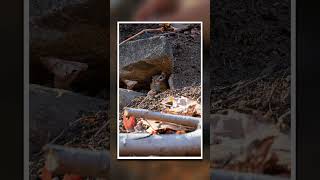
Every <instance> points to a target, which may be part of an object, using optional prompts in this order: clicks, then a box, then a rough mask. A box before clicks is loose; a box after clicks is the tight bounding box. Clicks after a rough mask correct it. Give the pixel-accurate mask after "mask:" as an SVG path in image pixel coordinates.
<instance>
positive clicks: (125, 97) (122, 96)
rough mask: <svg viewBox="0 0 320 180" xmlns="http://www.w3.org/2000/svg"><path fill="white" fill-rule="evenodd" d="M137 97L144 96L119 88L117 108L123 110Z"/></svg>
mask: <svg viewBox="0 0 320 180" xmlns="http://www.w3.org/2000/svg"><path fill="white" fill-rule="evenodd" d="M139 96H145V94H143V93H140V92H136V91H132V90H128V89H122V88H119V106H120V109H122V108H124V107H125V106H126V105H128V104H129V103H130V102H131V101H132V100H133V99H134V98H136V97H139Z"/></svg>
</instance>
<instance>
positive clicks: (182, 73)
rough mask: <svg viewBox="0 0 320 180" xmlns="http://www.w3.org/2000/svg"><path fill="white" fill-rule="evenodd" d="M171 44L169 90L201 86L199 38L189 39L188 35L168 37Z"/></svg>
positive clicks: (181, 34) (180, 34) (198, 36)
mask: <svg viewBox="0 0 320 180" xmlns="http://www.w3.org/2000/svg"><path fill="white" fill-rule="evenodd" d="M168 39H169V41H170V43H171V44H172V52H173V57H174V58H173V61H172V74H171V77H170V79H169V85H170V89H180V88H184V87H186V86H192V85H196V86H198V85H201V41H200V40H201V36H200V35H196V36H195V38H193V39H191V37H190V36H189V35H185V34H184V33H179V35H175V36H169V37H168Z"/></svg>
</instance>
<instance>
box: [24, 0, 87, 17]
mask: <svg viewBox="0 0 320 180" xmlns="http://www.w3.org/2000/svg"><path fill="white" fill-rule="evenodd" d="M86 1H88V0H32V1H30V16H31V17H33V16H41V15H45V14H47V13H48V12H49V11H52V10H57V9H62V8H64V7H67V6H71V5H75V4H81V3H84V2H86Z"/></svg>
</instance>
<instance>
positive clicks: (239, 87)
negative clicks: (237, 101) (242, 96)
mask: <svg viewBox="0 0 320 180" xmlns="http://www.w3.org/2000/svg"><path fill="white" fill-rule="evenodd" d="M265 77H267V75H263V76H260V77H257V78H256V79H254V80H252V81H249V82H247V83H245V84H244V85H242V86H241V85H239V86H237V87H236V89H235V90H233V91H231V92H230V93H229V94H228V96H230V95H232V94H234V93H236V92H237V91H239V90H240V89H242V88H244V87H247V86H249V85H251V84H253V83H255V82H257V81H259V80H261V79H263V78H265Z"/></svg>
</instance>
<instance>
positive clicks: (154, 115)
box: [124, 108, 201, 127]
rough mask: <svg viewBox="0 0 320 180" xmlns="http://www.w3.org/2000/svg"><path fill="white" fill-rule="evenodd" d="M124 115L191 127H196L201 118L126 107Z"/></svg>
mask: <svg viewBox="0 0 320 180" xmlns="http://www.w3.org/2000/svg"><path fill="white" fill-rule="evenodd" d="M124 115H125V116H135V117H140V118H145V119H152V120H159V121H163V122H171V123H175V124H181V125H185V126H192V127H198V126H199V124H200V121H201V118H196V117H191V116H181V115H174V114H167V113H161V112H153V111H149V110H146V109H133V108H126V109H125V110H124Z"/></svg>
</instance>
